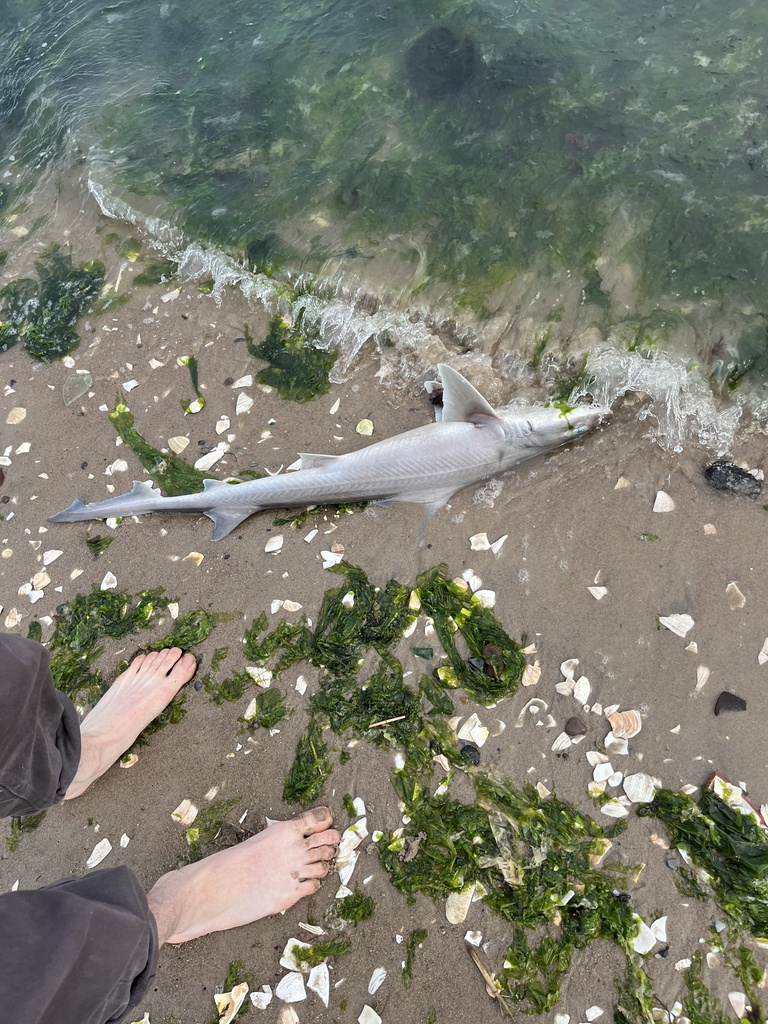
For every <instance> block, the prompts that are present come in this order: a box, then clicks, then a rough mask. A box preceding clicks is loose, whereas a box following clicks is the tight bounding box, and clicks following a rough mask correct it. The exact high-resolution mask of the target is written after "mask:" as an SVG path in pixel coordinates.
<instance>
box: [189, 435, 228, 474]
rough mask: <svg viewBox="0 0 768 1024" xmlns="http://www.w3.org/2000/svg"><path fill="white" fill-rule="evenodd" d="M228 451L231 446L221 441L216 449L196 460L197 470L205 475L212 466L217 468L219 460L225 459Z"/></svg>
mask: <svg viewBox="0 0 768 1024" xmlns="http://www.w3.org/2000/svg"><path fill="white" fill-rule="evenodd" d="M228 451H229V445H228V444H226V443H225V442H224V441H219V443H218V444H217V445H216V447H215V448H213V449H212V450H211V451H209V452H206V454H205V455H201V456H200V458H199V459H196V460H195V469H199V470H201V471H202V472H203V473H207V471H208V470H209V469H210V468H211V467H212V466H215V465H216V463H217V462H218V461H219V459H221V458H223V457H224V456H225V455H226V453H227V452H228Z"/></svg>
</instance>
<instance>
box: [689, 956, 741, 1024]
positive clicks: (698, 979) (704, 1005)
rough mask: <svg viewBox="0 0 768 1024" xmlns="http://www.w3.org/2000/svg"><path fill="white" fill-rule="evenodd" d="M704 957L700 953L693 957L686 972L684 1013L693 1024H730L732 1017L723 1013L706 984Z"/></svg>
mask: <svg viewBox="0 0 768 1024" xmlns="http://www.w3.org/2000/svg"><path fill="white" fill-rule="evenodd" d="M701 974H702V956H701V953H699V952H698V951H697V952H695V953H694V954H693V956H692V957H691V966H690V967H689V968H688V970H687V971H686V972H685V988H686V995H685V998H684V999H683V1013H684V1014H685V1016H686V1017H687V1018H688V1019H689V1020H690V1022H691V1024H729V1022H730V1021H731V1018H730V1016H729V1015H728V1014H727V1013H724V1012H723V1009H722V1007H721V1006H720V1003H719V1002H718V1000H717V999H715V997H714V996H713V995H712V994H711V993H710V991H709V989H708V988H707V986H706V985H705V983H704V980H703V978H702V976H701Z"/></svg>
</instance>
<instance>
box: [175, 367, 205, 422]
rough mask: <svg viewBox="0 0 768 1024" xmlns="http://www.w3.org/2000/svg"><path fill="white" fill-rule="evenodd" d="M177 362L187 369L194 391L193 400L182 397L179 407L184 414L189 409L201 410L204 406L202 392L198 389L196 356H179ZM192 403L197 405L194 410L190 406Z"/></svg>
mask: <svg viewBox="0 0 768 1024" xmlns="http://www.w3.org/2000/svg"><path fill="white" fill-rule="evenodd" d="M177 362H178V364H179V366H186V367H187V368H188V369H189V376H190V379H191V381H192V389H193V390H194V392H195V399H194V400H191V401H190V400H189V399H186V398H182V400H181V408H182V410H183V411H184V414H185V415H186V414H187V413H189V412H190V411H192V412H196V413H197V412H202V410H203V409H204V408H205V398H204V397H203V395H202V393H201V391H200V381H199V371H198V366H197V357H196V356H179V358H178V360H177ZM193 404H195V405H196V406H197V408H196V409H194V410H193V409H192V408H191V407H192V405H193Z"/></svg>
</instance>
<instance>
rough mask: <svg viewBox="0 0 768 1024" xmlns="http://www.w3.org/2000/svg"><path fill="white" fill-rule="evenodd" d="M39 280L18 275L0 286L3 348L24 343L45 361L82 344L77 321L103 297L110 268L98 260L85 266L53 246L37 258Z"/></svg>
mask: <svg viewBox="0 0 768 1024" xmlns="http://www.w3.org/2000/svg"><path fill="white" fill-rule="evenodd" d="M35 270H36V272H37V276H38V279H37V280H36V281H35V280H34V279H33V278H30V277H22V278H17V279H16V280H15V281H11V282H10V283H9V284H7V285H5V286H4V287H3V288H2V289H0V302H1V303H2V305H0V352H3V351H6V350H7V349H9V348H11V347H12V346H13V345H16V344H18V343H21V344H22V345H23V347H24V349H25V350H26V351H27V352H28V353H29V354H30V355H31V356H32V358H33V359H38V360H40V361H41V362H44V363H50V362H53V360H54V359H60V358H61V356H65V355H66V354H67V353H68V352H71V351H72V350H73V349H75V348H77V346H78V345H79V343H80V339H79V337H78V335H77V332H76V331H75V324H76V323H77V321H78V320H79V319H80V317H81V316H82V315H83V313H85V312H86V311H87V310H88V309H89V308H90V307H91V305H92V303H93V301H94V300H95V299H96V298H97V297H98V295H99V293H100V292H101V289H102V286H103V284H104V267H103V265H102V264H101V263H99V262H98V260H92V261H91V262H89V263H83V264H81V265H80V266H79V267H77V266H75V265H74V264H73V262H72V256H71V255H70V254H69V253H64V252H62V251H61V249H60V247H59V246H57V245H53V246H51V247H50V248H48V249H46V251H45V252H44V253H43V254H42V255H41V256H40V258H39V259H38V260H36V261H35Z"/></svg>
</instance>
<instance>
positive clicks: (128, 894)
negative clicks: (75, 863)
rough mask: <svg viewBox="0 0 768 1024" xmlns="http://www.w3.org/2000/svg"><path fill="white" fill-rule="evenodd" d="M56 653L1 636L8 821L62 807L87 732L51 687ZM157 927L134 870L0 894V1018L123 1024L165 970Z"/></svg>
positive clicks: (0, 773) (0, 776) (2, 806)
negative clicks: (10, 817)
mask: <svg viewBox="0 0 768 1024" xmlns="http://www.w3.org/2000/svg"><path fill="white" fill-rule="evenodd" d="M48 662H49V658H48V652H47V651H46V650H45V648H44V647H42V646H41V645H40V644H36V643H33V642H32V641H30V640H23V639H22V638H21V637H16V636H8V635H0V817H6V816H8V815H23V814H33V813H34V812H36V811H40V810H43V809H44V808H46V807H51V806H52V805H53V804H56V803H58V802H59V801H60V800H62V799H63V797H64V794H65V793H66V791H67V787H68V786H69V784H70V782H71V781H72V779H73V778H74V776H75V772H76V771H77V766H78V764H79V762H80V724H79V721H78V717H77V713H76V711H75V709H74V708H73V706H72V703H71V701H70V700H69V698H68V697H66V696H65V695H64V694H63V693H60V692H59V691H58V690H57V689H56V688H55V687H54V685H53V679H52V677H51V673H50V671H49V668H48ZM157 955H158V943H157V927H156V924H155V919H154V918H153V916H152V914H151V912H150V910H149V907H148V905H147V898H146V896H145V895H144V892H143V890H142V888H141V886H140V885H139V882H138V880H137V879H136V876H135V875H134V874H133V872H132V871H131V870H130V869H129V868H127V867H119V868H111V869H109V870H107V871H94V872H92V873H91V874H88V875H86V876H85V877H84V878H70V879H64V880H63V881H60V882H54V884H53V885H48V886H45V887H44V888H42V889H36V890H34V891H27V892H10V893H4V894H2V895H0V1020H2V1021H5V1020H8V1021H9V1022H10V1021H11V1020H12V1021H13V1024H70V1022H71V1024H117V1022H118V1021H122V1020H123V1019H124V1018H125V1017H126V1015H127V1014H128V1013H129V1011H130V1010H132V1009H133V1008H134V1007H135V1006H136V1005H138V1003H139V1002H140V1001H141V1000H142V999H143V998H144V995H145V994H146V992H147V989H148V988H149V986H150V985H151V983H152V980H153V978H154V975H155V970H156V968H157Z"/></svg>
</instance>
